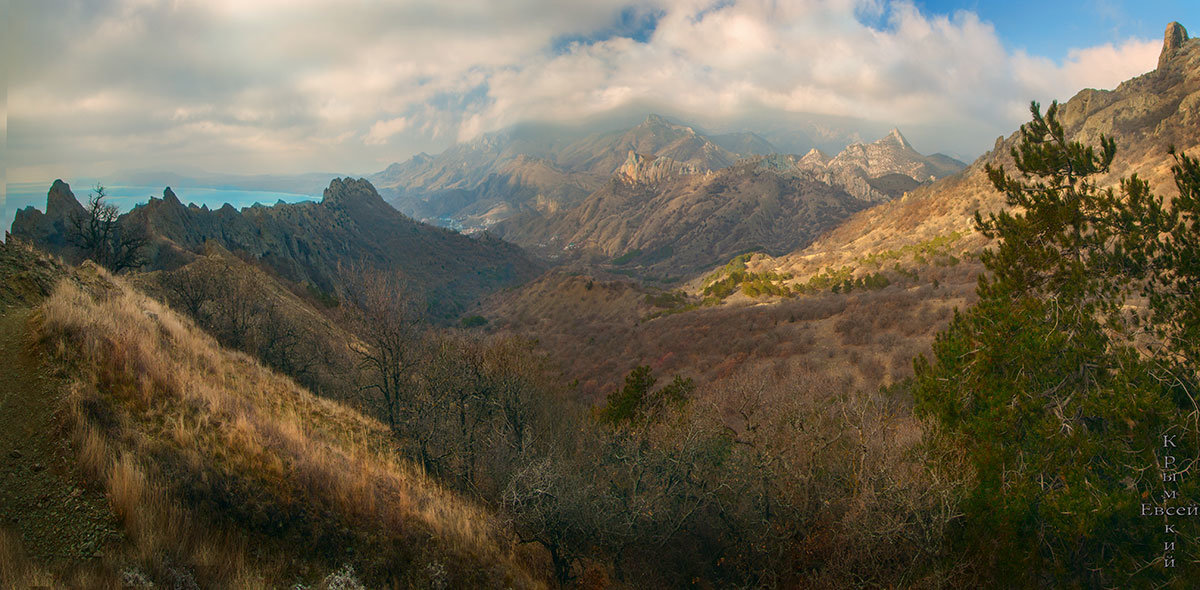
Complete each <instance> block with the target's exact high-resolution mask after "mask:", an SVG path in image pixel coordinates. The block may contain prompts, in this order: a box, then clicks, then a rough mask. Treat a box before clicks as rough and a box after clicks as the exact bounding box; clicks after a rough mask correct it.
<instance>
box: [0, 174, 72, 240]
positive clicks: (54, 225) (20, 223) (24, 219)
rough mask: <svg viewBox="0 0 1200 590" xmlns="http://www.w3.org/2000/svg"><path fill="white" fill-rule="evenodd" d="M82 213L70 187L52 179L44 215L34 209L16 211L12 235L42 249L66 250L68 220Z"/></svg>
mask: <svg viewBox="0 0 1200 590" xmlns="http://www.w3.org/2000/svg"><path fill="white" fill-rule="evenodd" d="M83 213H84V208H83V205H80V204H79V201H78V200H77V199H76V198H75V193H73V192H71V186H70V185H69V184H67V183H65V182H63V181H62V180H55V181H54V184H52V185H50V191H49V192H47V193H46V212H45V213H42V212H41V211H38V210H37V209H35V208H33V207H26V208H24V209H21V210H19V211H17V214H16V217H15V218H14V219H13V224H12V230H11V233H12V235H14V236H17V237H20V238H24V239H25V240H28V241H30V242H32V243H33V244H35V245H37V246H39V247H42V248H52V249H55V250H65V249H66V248H68V247H69V244H68V241H67V229H68V227H69V224H70V223H71V218H72V217H73V216H76V215H82V214H83Z"/></svg>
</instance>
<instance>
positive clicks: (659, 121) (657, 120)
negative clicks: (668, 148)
mask: <svg viewBox="0 0 1200 590" xmlns="http://www.w3.org/2000/svg"><path fill="white" fill-rule="evenodd" d="M642 125H671V122H670V121H667V120H666V119H665V118H663V116H662V115H658V114H655V113H650V114H649V115H646V120H645V121H642Z"/></svg>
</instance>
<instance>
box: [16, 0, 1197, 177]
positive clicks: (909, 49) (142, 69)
mask: <svg viewBox="0 0 1200 590" xmlns="http://www.w3.org/2000/svg"><path fill="white" fill-rule="evenodd" d="M1195 4H1196V3H1195V2H1194V1H1192V0H1178V1H1175V2H1159V3H1155V2H1145V1H1142V2H1133V1H1123V0H1076V1H1073V2H1045V1H1037V2H1034V1H1016V2H984V1H976V2H971V1H965V2H950V1H932V0H930V1H925V2H922V1H917V2H909V1H890V0H820V1H818V0H774V1H772V0H720V1H718V0H649V1H645V2H636V3H630V2H627V1H622V0H592V1H588V2H569V1H563V0H559V1H554V0H504V1H497V0H453V1H447V0H405V1H397V2H373V1H370V0H344V1H341V2H333V1H321V0H254V1H248V0H87V1H84V0H74V1H64V0H11V4H10V5H9V7H8V12H9V14H8V15H7V18H4V19H3V20H5V21H6V23H7V34H6V35H5V36H4V37H5V41H4V42H5V44H6V47H4V56H5V57H4V61H5V67H6V68H7V77H8V97H7V103H6V105H5V107H4V108H5V109H6V114H7V124H6V127H5V128H4V129H6V130H7V149H6V152H5V153H4V154H3V156H4V158H5V166H6V167H7V176H8V181H9V182H24V181H44V180H47V179H52V178H55V177H60V176H61V177H66V176H82V175H91V176H97V177H100V176H104V175H108V174H113V173H114V172H115V171H120V170H143V169H157V170H175V171H188V170H194V169H204V170H209V171H214V172H232V173H296V172H314V171H322V172H345V173H355V174H365V173H370V172H373V171H377V170H380V169H382V168H383V167H384V166H386V165H387V164H388V163H389V162H393V161H398V160H403V159H406V158H407V157H409V156H410V155H412V154H414V153H416V152H418V151H428V152H437V151H440V150H442V149H444V148H445V147H446V146H448V145H450V144H452V143H453V142H455V141H463V140H469V139H471V138H473V137H476V136H477V135H478V134H480V133H483V132H487V131H491V130H496V129H501V128H504V127H506V126H510V125H514V124H517V123H521V122H530V121H534V122H552V123H573V122H578V121H587V120H592V119H595V118H598V117H603V116H605V115H606V114H610V113H612V112H618V111H631V110H647V111H649V110H654V111H657V112H661V113H664V114H668V115H670V116H674V117H676V118H678V119H681V120H685V121H691V122H694V123H696V124H699V125H702V126H705V127H707V128H710V129H717V130H736V129H740V128H749V129H750V130H755V129H756V128H757V129H761V128H762V127H763V126H764V125H766V124H769V121H771V120H773V119H776V118H777V119H778V120H780V121H787V120H794V119H796V117H798V116H799V115H800V114H815V115H823V116H834V117H848V118H851V119H852V120H858V121H863V122H868V123H872V124H876V125H880V126H884V127H891V126H893V125H894V126H899V127H900V128H901V129H903V130H904V131H905V133H906V135H908V137H909V139H910V140H912V141H913V142H914V144H916V147H917V148H918V149H920V150H921V151H924V152H934V151H942V152H947V153H952V154H955V155H958V156H960V157H962V158H964V159H970V158H973V157H975V156H977V155H978V154H979V153H981V152H982V151H984V150H986V149H988V148H989V147H990V146H991V145H992V142H993V140H994V139H995V138H996V136H998V135H1001V134H1008V133H1010V132H1011V131H1013V130H1014V129H1015V128H1016V126H1017V125H1019V124H1020V123H1021V122H1022V121H1023V120H1024V118H1025V114H1026V109H1027V105H1028V103H1029V101H1030V100H1034V99H1036V100H1039V101H1042V102H1049V101H1050V100H1052V99H1055V98H1057V99H1067V98H1070V96H1072V95H1073V94H1074V93H1075V92H1076V91H1078V90H1079V89H1081V88H1084V87H1095V88H1112V87H1114V86H1115V85H1116V84H1117V83H1119V82H1120V81H1122V80H1124V79H1127V78H1130V77H1132V76H1135V75H1138V74H1141V73H1144V72H1146V71H1149V70H1152V69H1153V68H1154V66H1155V63H1156V60H1157V56H1158V52H1159V49H1160V47H1161V44H1162V31H1163V29H1164V28H1165V26H1166V24H1167V23H1168V22H1169V21H1171V20H1178V21H1180V22H1182V23H1183V24H1184V25H1185V26H1187V25H1194V26H1195V27H1197V28H1200V8H1197V7H1196V6H1195ZM0 16H3V15H0ZM764 121H767V122H768V123H764Z"/></svg>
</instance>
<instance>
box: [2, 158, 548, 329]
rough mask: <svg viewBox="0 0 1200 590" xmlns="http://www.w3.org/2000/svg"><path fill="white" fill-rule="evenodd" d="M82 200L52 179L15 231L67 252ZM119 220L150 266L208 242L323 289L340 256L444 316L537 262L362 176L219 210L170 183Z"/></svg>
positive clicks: (185, 257)
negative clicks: (420, 216)
mask: <svg viewBox="0 0 1200 590" xmlns="http://www.w3.org/2000/svg"><path fill="white" fill-rule="evenodd" d="M80 210H81V207H80V205H79V203H78V201H77V200H76V198H75V195H74V194H73V193H72V192H71V189H70V187H69V186H68V185H67V184H66V183H64V182H62V181H56V182H55V183H54V186H52V187H51V188H50V191H49V194H48V197H47V208H46V212H45V213H44V214H43V213H42V212H40V211H37V210H36V209H32V208H30V209H25V210H22V211H19V212H18V213H17V217H16V219H15V220H14V222H13V229H12V234H13V235H14V236H16V237H18V238H23V239H27V240H30V241H31V242H33V243H35V244H37V245H38V246H40V247H43V248H46V249H48V250H49V251H51V252H60V253H62V254H64V255H65V256H67V257H68V258H70V257H71V256H73V255H74V251H73V249H72V247H71V246H70V245H69V244H68V243H67V240H66V237H65V235H66V220H67V219H68V218H69V216H70V215H72V214H74V213H73V212H77V211H80ZM119 223H120V225H121V226H122V227H128V228H133V229H135V230H140V231H142V232H144V233H145V235H147V236H148V237H149V239H150V242H149V247H148V249H147V263H148V264H147V267H148V268H149V269H164V270H170V269H174V268H177V267H179V266H181V265H183V264H186V263H187V262H189V261H191V260H192V259H194V258H195V257H196V256H197V255H198V253H200V252H201V251H202V250H203V248H204V246H205V244H206V243H208V242H213V243H215V244H217V245H219V246H221V247H222V248H224V249H225V250H228V251H229V252H233V253H235V254H237V255H239V256H243V257H246V258H247V259H250V260H254V261H256V263H258V264H261V265H263V266H264V267H266V268H269V269H271V271H273V272H275V273H277V274H278V275H279V276H281V277H283V278H284V279H286V280H288V281H291V282H294V283H296V284H299V285H302V286H305V285H307V286H311V287H312V288H313V289H316V290H318V291H321V292H324V293H327V294H328V293H337V292H338V291H339V290H340V288H341V285H340V284H339V281H340V279H339V271H338V267H339V265H341V266H347V267H348V266H351V265H356V264H362V265H365V266H367V267H368V268H374V269H389V270H391V269H395V270H398V271H399V272H401V273H402V274H403V275H404V276H405V277H406V278H407V280H408V281H409V282H410V283H411V284H412V285H413V287H414V288H415V289H416V290H417V292H418V293H420V294H421V295H422V296H423V298H424V299H425V300H426V302H427V303H428V309H429V312H430V313H431V314H432V315H433V316H435V317H439V318H444V319H454V318H457V317H458V315H460V314H461V313H462V312H463V311H464V310H465V309H466V308H467V306H469V305H470V304H471V303H472V302H473V301H475V300H476V299H477V298H478V297H480V296H482V295H484V294H486V293H488V292H490V291H492V290H495V289H498V288H501V287H504V286H506V285H512V284H515V283H518V282H520V281H523V280H527V279H529V278H532V277H533V276H535V274H536V273H537V272H538V265H537V264H535V263H533V262H531V261H530V260H529V259H528V258H527V257H526V256H525V254H524V253H523V252H522V251H521V249H520V248H517V247H515V246H512V245H510V244H506V243H504V242H501V241H500V240H497V239H495V238H491V237H489V236H486V235H485V236H483V237H481V238H479V239H472V238H469V237H467V236H463V235H460V234H458V233H456V232H453V231H450V230H445V229H440V228H436V227H431V226H427V225H424V224H421V223H418V222H415V221H413V220H412V219H410V218H408V217H406V216H404V215H402V214H401V213H399V212H397V211H396V210H395V209H393V208H392V207H391V206H390V205H388V204H387V203H385V202H384V201H383V199H382V198H381V197H380V196H379V194H378V193H377V192H376V191H375V189H374V187H372V186H371V184H370V183H369V182H367V181H365V180H351V179H344V180H343V179H335V180H334V181H332V182H331V183H330V184H329V188H327V189H326V190H325V194H324V198H323V199H322V200H321V201H320V202H305V203H296V204H283V203H280V204H276V205H274V206H271V207H250V208H246V209H243V210H241V211H238V210H236V209H234V208H233V207H230V206H228V205H226V206H225V207H222V208H220V209H217V210H209V209H208V208H207V207H201V208H197V207H193V206H185V205H183V203H181V202H180V201H179V199H178V198H177V197H176V196H175V194H174V193H173V192H171V190H170V189H169V188H168V189H166V190H165V191H164V192H163V198H162V199H151V200H150V202H149V203H147V204H145V205H143V206H139V207H137V208H135V209H134V210H133V211H130V212H128V213H126V214H124V215H122V216H121V218H120V221H119Z"/></svg>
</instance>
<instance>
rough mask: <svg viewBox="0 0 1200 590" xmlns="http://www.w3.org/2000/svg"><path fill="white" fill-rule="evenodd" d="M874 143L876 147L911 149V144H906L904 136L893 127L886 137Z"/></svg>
mask: <svg viewBox="0 0 1200 590" xmlns="http://www.w3.org/2000/svg"><path fill="white" fill-rule="evenodd" d="M875 143H876V144H878V145H888V144H892V145H897V146H899V147H902V148H908V149H912V144H911V143H908V140H907V139H905V138H904V134H902V133H900V130H899V129H897V128H895V127H893V128H892V130H891V131H889V132H888V134H887V135H885V136H883V137H882V138H880V139H879V140H878V141H876V142H875Z"/></svg>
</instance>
